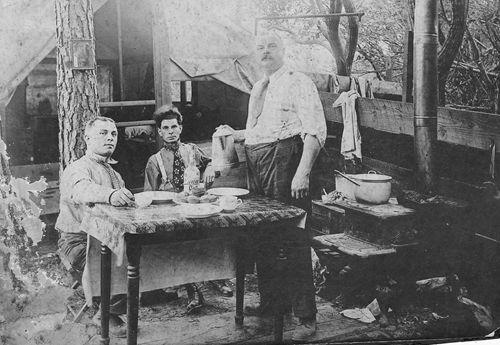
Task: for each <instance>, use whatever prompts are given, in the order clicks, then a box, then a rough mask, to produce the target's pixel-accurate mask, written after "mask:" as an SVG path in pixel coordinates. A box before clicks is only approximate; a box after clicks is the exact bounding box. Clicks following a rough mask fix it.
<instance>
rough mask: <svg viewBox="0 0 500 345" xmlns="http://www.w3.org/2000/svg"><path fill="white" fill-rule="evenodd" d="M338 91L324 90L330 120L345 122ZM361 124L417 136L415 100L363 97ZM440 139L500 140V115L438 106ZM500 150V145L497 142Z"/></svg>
mask: <svg viewBox="0 0 500 345" xmlns="http://www.w3.org/2000/svg"><path fill="white" fill-rule="evenodd" d="M338 96H339V95H338V94H334V93H327V92H320V98H321V102H322V103H323V109H324V111H325V116H326V119H327V121H331V122H337V123H342V122H343V121H342V110H341V108H340V107H338V108H335V109H334V108H333V107H332V105H333V102H335V100H336V99H337V98H338ZM358 110H359V114H358V116H359V120H360V126H363V127H369V128H372V129H375V130H378V131H383V132H388V133H394V134H406V135H410V136H413V133H414V132H413V103H403V102H396V101H389V100H383V99H370V98H359V99H358ZM438 140H440V141H443V142H447V143H450V144H457V145H463V146H466V147H472V148H476V149H481V150H487V149H488V148H489V147H490V144H491V140H495V141H496V142H500V115H496V114H489V113H481V112H473V111H465V110H457V109H451V108H441V107H440V108H438ZM497 150H500V145H497Z"/></svg>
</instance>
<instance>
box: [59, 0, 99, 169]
mask: <svg viewBox="0 0 500 345" xmlns="http://www.w3.org/2000/svg"><path fill="white" fill-rule="evenodd" d="M55 11H56V37H57V108H58V115H59V154H60V162H61V169H64V168H65V167H66V166H67V165H68V164H69V163H71V162H72V161H74V160H76V159H78V158H80V157H81V156H82V155H83V153H84V152H85V151H84V150H85V142H84V137H83V129H84V126H85V123H86V122H87V121H88V120H90V119H92V118H94V117H96V116H98V114H99V104H98V102H99V99H98V95H97V77H96V68H95V67H94V68H93V69H85V70H75V69H72V68H71V65H72V64H71V59H72V51H71V41H72V40H74V39H88V40H91V46H90V50H91V51H90V52H89V53H90V54H89V56H92V59H93V61H90V63H91V64H93V66H96V63H95V40H94V12H93V11H92V1H91V0H56V2H55Z"/></svg>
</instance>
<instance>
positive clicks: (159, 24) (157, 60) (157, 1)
mask: <svg viewBox="0 0 500 345" xmlns="http://www.w3.org/2000/svg"><path fill="white" fill-rule="evenodd" d="M151 2H152V15H153V63H154V80H155V100H156V108H157V109H158V108H159V107H161V106H162V105H164V104H171V103H172V83H171V77H170V47H169V38H168V25H167V24H168V21H167V14H166V6H165V3H164V2H163V1H161V0H151Z"/></svg>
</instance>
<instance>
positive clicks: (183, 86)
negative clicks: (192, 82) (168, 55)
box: [180, 81, 186, 104]
mask: <svg viewBox="0 0 500 345" xmlns="http://www.w3.org/2000/svg"><path fill="white" fill-rule="evenodd" d="M180 84H181V104H184V103H186V82H185V81H181V83H180Z"/></svg>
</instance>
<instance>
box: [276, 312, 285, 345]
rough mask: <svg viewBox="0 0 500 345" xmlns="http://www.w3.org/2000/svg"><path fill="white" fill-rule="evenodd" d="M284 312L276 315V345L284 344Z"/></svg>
mask: <svg viewBox="0 0 500 345" xmlns="http://www.w3.org/2000/svg"><path fill="white" fill-rule="evenodd" d="M283 317H284V314H283V312H278V313H276V314H274V343H276V344H281V343H283V324H284V322H283Z"/></svg>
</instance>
